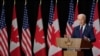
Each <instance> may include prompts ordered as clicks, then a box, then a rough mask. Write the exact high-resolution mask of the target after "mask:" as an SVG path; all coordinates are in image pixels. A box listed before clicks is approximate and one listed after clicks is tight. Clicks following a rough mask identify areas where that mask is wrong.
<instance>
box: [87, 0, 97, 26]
mask: <svg viewBox="0 0 100 56" xmlns="http://www.w3.org/2000/svg"><path fill="white" fill-rule="evenodd" d="M95 4H96V3H95V0H93V3H92V7H91V11H90V20H89V23H88V24H89V25H91V26H92V25H93V17H94V8H95Z"/></svg>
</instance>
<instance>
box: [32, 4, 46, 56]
mask: <svg viewBox="0 0 100 56" xmlns="http://www.w3.org/2000/svg"><path fill="white" fill-rule="evenodd" d="M33 50H34V54H35V56H47V55H46V45H45V36H44V30H43V23H42V17H41V5H39V10H38V19H37V24H36V32H35V37H34V49H33Z"/></svg>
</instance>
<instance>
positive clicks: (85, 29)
mask: <svg viewBox="0 0 100 56" xmlns="http://www.w3.org/2000/svg"><path fill="white" fill-rule="evenodd" d="M77 18H78V20H79V25H78V26H76V27H75V28H74V31H73V33H72V37H74V38H82V39H84V40H87V41H89V42H94V41H95V37H94V32H93V27H92V26H89V25H87V24H86V15H85V14H79V15H78V17H77ZM82 51H83V52H84V56H93V55H92V49H88V50H82Z"/></svg>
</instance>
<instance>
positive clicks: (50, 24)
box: [47, 0, 54, 47]
mask: <svg viewBox="0 0 100 56" xmlns="http://www.w3.org/2000/svg"><path fill="white" fill-rule="evenodd" d="M53 13H54V4H53V1H52V0H51V2H50V13H49V21H48V36H47V37H48V38H51V35H50V32H51V31H52V30H51V29H52V24H53ZM48 38H47V41H48V46H49V47H50V45H51V43H50V40H49V39H48Z"/></svg>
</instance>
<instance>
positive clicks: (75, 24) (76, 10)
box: [72, 0, 79, 27]
mask: <svg viewBox="0 0 100 56" xmlns="http://www.w3.org/2000/svg"><path fill="white" fill-rule="evenodd" d="M77 15H78V0H77V3H76V7H75V12H74V23H73V25H72V26H73V27H76V26H78V25H79V22H78V20H77Z"/></svg>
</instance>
